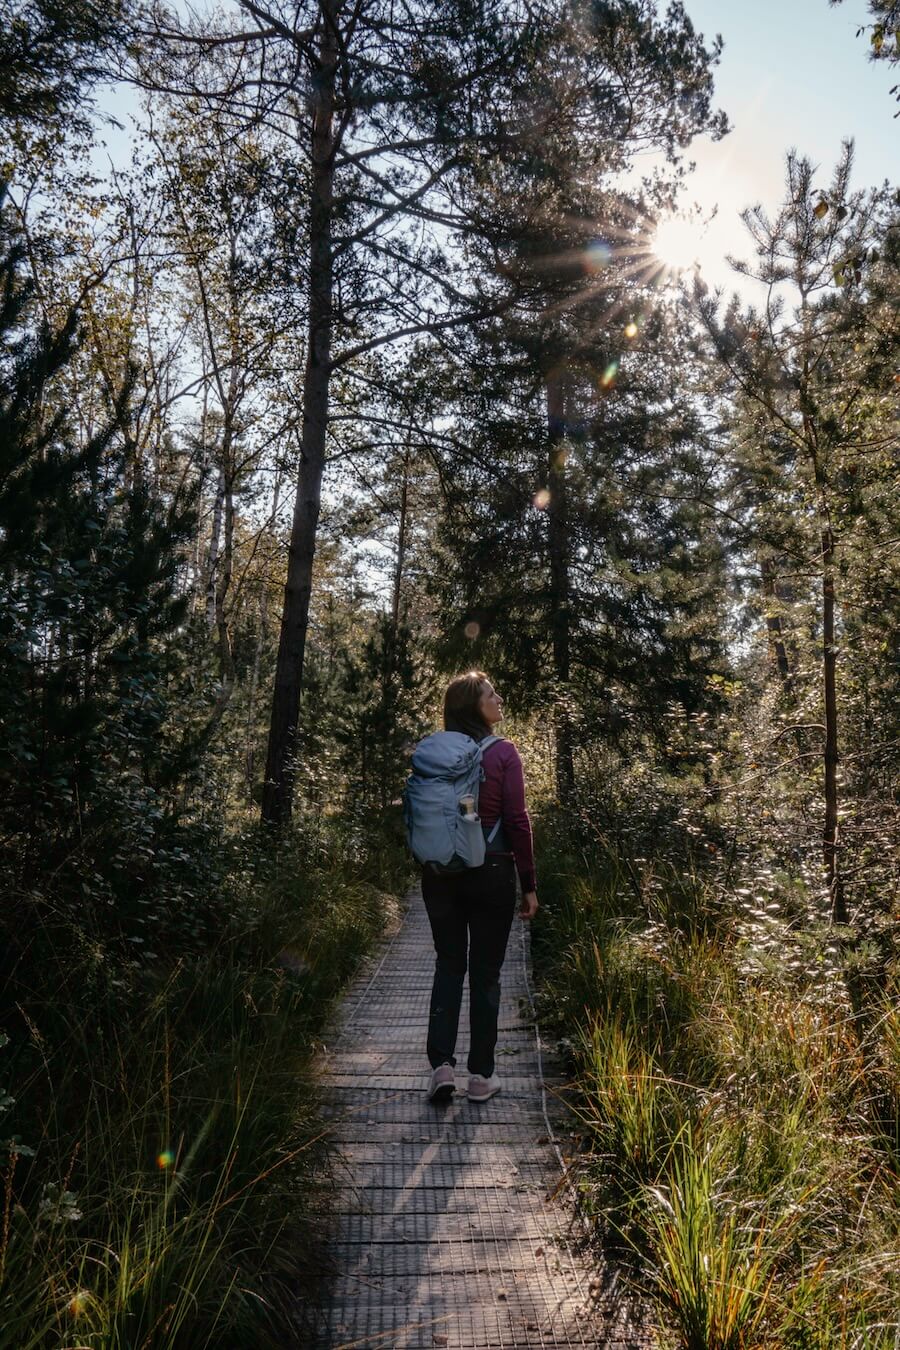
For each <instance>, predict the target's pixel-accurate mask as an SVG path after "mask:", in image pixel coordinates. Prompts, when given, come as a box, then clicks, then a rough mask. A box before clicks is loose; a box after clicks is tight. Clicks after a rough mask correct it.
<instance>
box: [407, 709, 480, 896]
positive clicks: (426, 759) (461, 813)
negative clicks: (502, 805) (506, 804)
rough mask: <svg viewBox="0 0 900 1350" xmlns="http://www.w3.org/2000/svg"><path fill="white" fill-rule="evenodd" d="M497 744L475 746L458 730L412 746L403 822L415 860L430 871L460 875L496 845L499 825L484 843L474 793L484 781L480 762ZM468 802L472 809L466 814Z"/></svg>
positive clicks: (474, 741) (434, 734)
mask: <svg viewBox="0 0 900 1350" xmlns="http://www.w3.org/2000/svg"><path fill="white" fill-rule="evenodd" d="M499 740H500V737H499V736H485V738H484V740H483V741H476V740H473V739H472V737H471V736H464V735H463V734H462V732H460V731H436V732H434V733H433V735H431V736H426V737H425V739H424V740H423V741H420V742H419V744H418V745H417V746H416V749H415V752H414V754H413V757H412V773H411V774H410V776H409V778H408V779H407V780H406V787H405V788H404V790H403V818H404V820H405V822H406V838H407V842H408V843H409V847H410V848H411V849H412V852H413V856H414V857H415V858H416V859H417V861H418V862H420V863H422V864H423V865H425V864H427V865H428V866H429V867H430V868H431V870H432V871H435V872H461V871H462V870H463V869H464V868H466V867H480V866H481V864H482V863H483V862H484V858H485V852H486V846H487V844H491V843H493V842H494V838H495V836H496V834H497V832H498V830H499V829H500V825H501V821H499V820H498V821H497V824H496V825H495V826H494V827H493V829H492V830H491V832H490V834H489V835H488V837H487V840H486V841H485V834H484V830H483V829H482V827H481V818H480V816H479V815H478V789H479V788H480V786H481V780H482V779H483V777H484V771H483V769H482V767H481V759H482V756H483V755H484V752H485V750H487V748H488V746H491V745H493V744H494V742H495V741H499ZM468 797H471V798H472V801H473V803H474V810H470V811H467V810H466V806H467V803H466V801H465V799H466V798H468Z"/></svg>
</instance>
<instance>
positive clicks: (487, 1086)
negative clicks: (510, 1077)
mask: <svg viewBox="0 0 900 1350" xmlns="http://www.w3.org/2000/svg"><path fill="white" fill-rule="evenodd" d="M499 1091H500V1079H499V1078H498V1077H497V1075H496V1074H495V1073H492V1074H491V1076H490V1078H484V1077H483V1076H482V1075H481V1074H480V1073H472V1074H470V1075H469V1101H470V1102H486V1101H487V1099H488V1097H493V1095H494V1093H495V1092H499Z"/></svg>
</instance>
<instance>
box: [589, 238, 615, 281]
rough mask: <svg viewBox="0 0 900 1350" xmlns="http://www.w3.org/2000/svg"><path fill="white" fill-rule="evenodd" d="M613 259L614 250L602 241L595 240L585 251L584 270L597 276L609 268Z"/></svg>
mask: <svg viewBox="0 0 900 1350" xmlns="http://www.w3.org/2000/svg"><path fill="white" fill-rule="evenodd" d="M611 258H612V249H611V248H610V246H609V244H606V243H604V242H603V240H602V239H595V240H594V241H593V243H591V244H588V246H587V248H586V249H585V250H584V270H585V271H586V272H588V273H592V274H594V275H596V273H597V272H602V271H603V269H604V267H608V266H609V263H610V259H611Z"/></svg>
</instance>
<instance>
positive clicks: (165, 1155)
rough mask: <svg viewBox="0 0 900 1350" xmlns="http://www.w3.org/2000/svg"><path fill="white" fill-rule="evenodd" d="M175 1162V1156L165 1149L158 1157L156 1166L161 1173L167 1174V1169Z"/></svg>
mask: <svg viewBox="0 0 900 1350" xmlns="http://www.w3.org/2000/svg"><path fill="white" fill-rule="evenodd" d="M174 1161H175V1154H174V1153H172V1151H171V1150H170V1149H167V1148H164V1149H163V1151H162V1153H160V1154H158V1155H157V1158H156V1165H157V1167H158V1168H159V1169H160V1171H162V1172H165V1170H166V1168H168V1167H171V1166H172V1164H173V1163H174Z"/></svg>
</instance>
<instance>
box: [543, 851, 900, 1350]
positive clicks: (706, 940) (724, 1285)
mask: <svg viewBox="0 0 900 1350" xmlns="http://www.w3.org/2000/svg"><path fill="white" fill-rule="evenodd" d="M556 837H557V841H558V842H557V845H556V847H553V846H551V847H549V848H544V849H543V850H542V851H541V856H542V862H541V876H540V878H539V880H540V890H541V898H542V902H543V911H542V927H541V929H540V930H539V931H537V932H536V934H535V956H536V965H537V969H538V974H539V978H540V981H541V991H542V1003H543V1010H544V1021H545V1024H549V1025H551V1026H553V1027H554V1028H555V1030H556V1033H557V1035H558V1037H559V1039H560V1043H561V1046H562V1048H563V1050H564V1052H565V1053H566V1054H567V1056H568V1059H569V1064H570V1068H571V1073H572V1078H573V1084H574V1087H575V1102H576V1106H577V1110H578V1113H579V1116H580V1119H581V1122H582V1127H583V1130H584V1131H585V1134H586V1136H587V1143H588V1145H589V1148H588V1151H587V1153H586V1154H585V1155H583V1156H584V1161H583V1175H582V1178H581V1188H582V1192H583V1193H584V1194H586V1197H587V1202H588V1209H589V1211H590V1212H591V1213H592V1214H593V1215H594V1217H595V1220H596V1222H597V1225H598V1228H600V1229H602V1230H605V1232H606V1233H607V1234H610V1233H612V1234H614V1235H616V1236H617V1238H618V1241H619V1243H620V1245H621V1244H622V1243H623V1242H624V1249H625V1250H630V1251H631V1252H632V1253H633V1258H632V1269H633V1275H634V1278H635V1280H636V1281H637V1282H638V1284H639V1285H640V1286H641V1287H642V1288H643V1290H644V1291H645V1293H646V1294H647V1295H648V1296H649V1297H650V1298H651V1299H652V1300H653V1301H654V1302H655V1304H656V1306H657V1308H658V1310H659V1315H660V1325H661V1326H662V1327H663V1328H664V1336H665V1337H667V1338H668V1339H669V1340H674V1341H675V1342H676V1343H677V1344H678V1345H680V1346H683V1347H685V1350H701V1347H702V1348H703V1350H743V1348H744V1347H751V1346H757V1345H759V1346H763V1345H766V1346H778V1347H785V1348H787V1350H812V1348H813V1347H815V1348H819V1347H821V1350H825V1348H826V1347H827V1350H838V1347H840V1350H851V1347H854V1348H855V1347H868V1348H871V1350H874V1347H879V1348H880V1347H885V1348H886V1347H888V1346H891V1347H894V1350H896V1346H897V1344H898V1343H900V1203H898V1201H900V1175H898V1167H897V1154H896V1151H895V1149H894V1145H893V1138H894V1136H893V1130H894V1121H895V1119H896V1103H897V1102H898V1101H900V1060H898V1037H900V1033H898V1025H900V1023H898V1019H897V1015H896V1005H895V1004H893V1003H890V1002H888V1003H885V1004H884V1005H883V1006H882V1007H881V1009H880V1012H878V1013H877V1015H875V1014H873V1015H872V1016H871V1017H870V1018H869V1019H868V1024H867V1025H868V1030H867V1032H866V1035H867V1038H868V1039H867V1040H865V1041H862V1042H861V1040H860V1036H859V1026H858V1022H857V1020H856V1019H854V1016H853V1013H852V1010H851V1009H850V1007H849V1005H848V1000H847V997H846V991H845V986H844V983H843V981H842V980H841V978H840V970H839V968H838V966H837V964H836V961H835V958H834V951H833V945H832V942H831V937H830V935H829V934H828V933H827V931H823V932H822V933H821V934H819V935H817V934H815V933H814V932H810V931H799V930H798V929H797V928H796V927H795V926H793V925H792V924H791V923H787V922H781V921H780V920H779V915H780V913H781V912H782V907H781V906H780V905H779V902H778V897H777V894H776V895H775V897H774V898H773V892H772V890H769V891H768V893H767V894H766V896H765V901H764V905H765V908H764V912H761V913H760V912H755V911H754V912H750V913H748V906H747V905H746V904H744V905H742V904H741V903H740V899H739V898H738V899H735V897H734V895H733V893H731V894H729V892H728V891H727V890H726V889H725V888H724V886H723V884H722V882H721V880H720V879H719V878H718V877H717V876H716V875H715V874H714V873H713V872H711V871H709V870H707V871H704V870H703V869H702V868H700V869H695V868H692V867H690V866H686V867H685V868H684V869H683V871H682V874H681V876H680V878H679V879H678V884H677V885H674V886H673V885H672V879H673V865H672V863H671V860H667V861H666V862H665V863H662V864H660V865H657V864H655V863H654V860H653V858H652V857H648V858H642V859H640V860H637V859H634V858H628V857H626V856H623V854H622V853H621V852H620V851H618V850H615V849H613V848H607V849H600V848H597V849H596V850H595V851H593V852H590V853H586V852H585V851H584V850H583V849H578V850H575V849H572V850H567V849H566V847H565V845H564V843H561V842H559V840H560V837H561V836H560V832H559V831H558V830H557V831H556ZM796 898H797V897H796V886H795V885H794V884H793V883H792V884H791V890H790V894H789V895H788V896H787V897H786V899H785V903H784V909H787V908H788V907H789V905H794V904H796ZM760 933H763V934H764V936H765V943H766V952H765V960H762V961H760V960H755V959H753V958H754V957H755V956H756V954H757V951H758V948H757V946H756V944H757V939H758V935H759V934H760ZM817 942H818V943H819V950H818V952H817V951H816V943H817ZM892 1112H893V1114H892Z"/></svg>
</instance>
